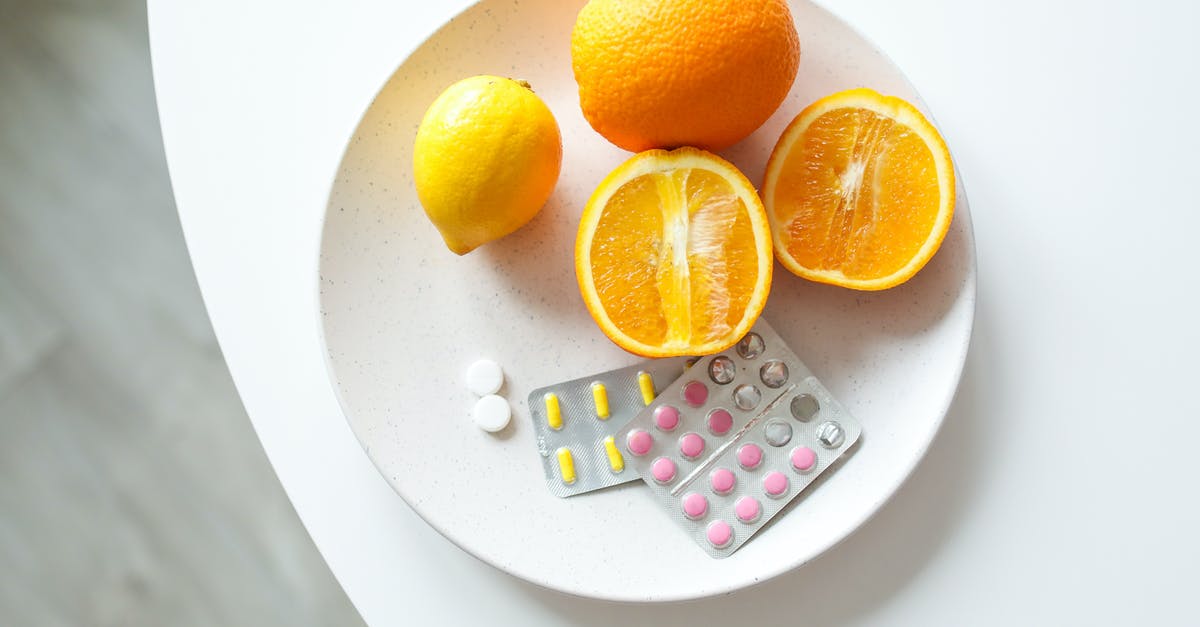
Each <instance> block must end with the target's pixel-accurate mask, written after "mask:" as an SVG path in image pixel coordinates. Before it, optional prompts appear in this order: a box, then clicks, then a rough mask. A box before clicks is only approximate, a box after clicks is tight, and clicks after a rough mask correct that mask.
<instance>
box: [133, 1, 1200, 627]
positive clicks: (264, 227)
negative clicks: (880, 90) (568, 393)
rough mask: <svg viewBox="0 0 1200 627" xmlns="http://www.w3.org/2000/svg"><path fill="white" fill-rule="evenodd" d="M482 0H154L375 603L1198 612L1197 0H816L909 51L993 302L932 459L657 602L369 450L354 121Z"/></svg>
mask: <svg viewBox="0 0 1200 627" xmlns="http://www.w3.org/2000/svg"><path fill="white" fill-rule="evenodd" d="M466 4H468V3H467V2H464V1H463V0H455V1H453V2H442V3H433V2H423V3H417V2H407V1H405V2H401V1H398V0H386V1H379V2H372V1H369V0H348V1H344V2H282V1H279V0H262V1H258V2H249V3H243V2H234V1H232V0H210V1H208V2H175V1H171V0H150V2H149V14H150V41H151V49H152V54H153V61H154V77H155V83H156V89H157V93H158V103H159V110H160V116H161V120H162V127H163V136H164V141H165V145H166V154H167V160H168V164H169V166H170V171H171V178H172V182H173V184H174V189H175V196H176V200H177V202H178V206H179V214H180V218H181V221H182V224H183V230H184V233H185V236H186V239H187V243H188V247H189V251H190V253H191V257H192V261H193V263H194V266H195V271H196V275H197V277H198V280H199V284H200V288H201V291H202V293H203V295H204V300H205V303H206V304H207V306H208V310H209V314H210V316H211V318H212V323H213V326H214V327H215V329H216V333H217V337H218V339H219V340H220V342H221V347H222V349H223V350H224V352H225V357H226V359H227V361H228V363H229V367H230V370H231V372H232V374H233V378H234V381H235V382H236V383H237V386H238V390H239V391H240V393H241V395H242V399H243V401H244V403H245V405H246V409H247V411H248V413H249V415H250V418H251V420H252V422H253V423H254V427H255V429H256V431H257V433H258V436H259V438H260V439H261V441H262V444H263V447H264V449H265V450H266V453H267V455H268V457H269V459H270V461H271V463H272V465H273V466H274V468H275V470H276V472H277V473H278V475H279V478H280V481H281V482H282V484H283V487H284V489H285V490H286V491H287V493H288V495H289V497H290V498H291V499H292V502H293V503H294V504H295V507H296V510H297V511H298V512H299V515H300V518H301V520H303V522H304V524H305V525H306V526H307V528H308V530H309V532H310V533H311V534H312V537H313V539H314V540H315V542H316V544H317V546H318V548H319V549H320V550H321V553H322V555H323V556H324V557H325V559H326V560H327V561H328V563H329V565H330V567H331V568H332V570H333V573H334V574H335V575H336V577H337V578H338V580H339V581H340V582H341V583H342V585H343V586H344V587H345V589H346V592H347V593H348V595H349V596H350V599H351V600H352V601H353V602H354V604H355V605H356V606H357V607H358V608H359V610H360V611H361V612H362V614H363V616H364V618H365V619H366V620H367V622H368V623H369V624H371V625H396V624H424V623H428V622H430V621H435V620H436V621H438V622H439V623H485V622H487V623H492V624H516V623H519V624H559V623H562V622H577V623H584V624H596V625H606V624H630V625H633V624H651V623H653V624H661V625H671V624H679V625H684V624H704V623H707V622H709V620H710V618H711V617H713V616H732V615H735V613H736V614H737V615H740V616H742V617H743V619H744V620H747V621H750V622H752V623H753V624H760V625H767V624H777V623H780V622H782V621H784V620H789V621H791V620H793V619H797V620H804V621H805V622H807V623H810V624H830V623H864V624H865V623H870V624H880V623H883V624H963V623H970V624H976V625H979V624H1010V623H1012V622H1013V621H1014V620H1016V621H1020V622H1022V623H1023V622H1028V619H1037V620H1036V621H1035V622H1039V623H1046V624H1100V623H1104V624H1131V623H1135V622H1136V623H1140V624H1151V623H1160V624H1180V623H1188V622H1192V623H1193V624H1194V621H1196V620H1198V615H1200V610H1197V609H1196V606H1195V600H1194V598H1193V597H1194V594H1195V587H1196V582H1197V581H1200V540H1198V539H1197V530H1198V529H1200V496H1198V495H1200V488H1198V487H1197V485H1196V484H1197V480H1198V479H1200V462H1198V461H1197V460H1200V456H1198V455H1197V454H1196V453H1195V451H1193V449H1192V446H1193V445H1195V444H1196V443H1198V442H1200V400H1198V397H1197V395H1195V394H1192V393H1189V392H1188V390H1189V389H1191V388H1193V387H1194V386H1196V385H1197V383H1196V378H1197V377H1196V375H1198V374H1200V368H1197V366H1196V365H1195V358H1194V355H1195V354H1196V352H1197V350H1198V349H1200V332H1198V331H1197V329H1198V327H1197V325H1196V323H1195V321H1196V320H1197V319H1200V306H1198V303H1197V297H1196V292H1197V288H1200V279H1198V278H1197V276H1196V275H1195V272H1196V271H1197V270H1198V269H1200V256H1198V255H1197V252H1196V249H1197V244H1196V241H1195V240H1196V237H1197V233H1200V202H1198V201H1197V200H1196V199H1197V197H1198V195H1197V194H1198V193H1200V192H1197V191H1196V190H1195V187H1194V185H1193V182H1194V180H1195V179H1196V178H1197V172H1200V150H1198V147H1200V125H1198V124H1197V123H1196V121H1195V115H1196V114H1195V113H1194V111H1195V110H1196V102H1197V99H1198V98H1197V97H1198V96H1200V88H1198V87H1197V85H1198V84H1200V81H1197V79H1200V44H1198V43H1197V41H1198V40H1197V38H1196V37H1195V36H1194V35H1193V33H1192V30H1193V29H1194V26H1195V24H1197V23H1200V5H1196V4H1194V3H1182V2H1159V3H1146V4H1157V5H1160V6H1153V7H1141V8H1139V7H1135V3H1124V4H1122V5H1121V6H1116V7H1113V8H1102V7H1101V5H1100V4H1097V3H1088V2H1067V1H1056V2H1047V3H1043V2H1037V1H1033V0H1016V1H1010V2H1005V3H988V2H967V3H964V2H955V1H953V0H910V1H909V2H903V3H893V2H887V1H886V0H827V1H826V2H824V3H823V4H825V6H827V7H828V8H829V9H831V10H832V11H834V12H835V13H837V14H839V15H841V16H842V17H843V18H845V19H847V20H848V21H849V22H850V23H852V24H854V25H855V26H856V27H857V28H858V29H859V30H860V31H862V32H863V33H864V34H866V35H867V36H868V37H870V38H872V39H873V40H874V41H875V42H876V43H877V44H878V45H879V46H880V47H881V48H882V49H883V50H885V51H886V52H887V53H888V54H889V55H890V56H891V57H892V58H893V59H894V60H895V61H896V63H897V64H898V65H899V66H900V67H901V68H902V69H903V70H904V71H905V72H906V73H907V74H908V75H909V77H910V78H911V80H912V81H913V83H914V84H915V85H916V86H917V88H918V89H919V90H920V91H921V92H922V94H923V96H924V98H925V100H926V101H927V102H928V103H929V106H930V107H931V108H932V110H933V111H934V114H935V116H936V117H937V121H938V123H939V125H940V127H941V129H942V131H943V133H944V135H945V136H946V139H947V141H948V143H949V144H950V147H951V150H952V151H953V152H954V155H955V159H956V162H957V165H958V168H959V170H960V173H961V176H962V177H963V179H964V182H965V186H966V190H967V193H968V195H969V198H970V203H971V211H972V217H973V219H974V223H975V235H976V239H977V246H978V259H979V302H978V311H977V318H976V326H975V333H974V338H973V344H972V348H971V353H970V355H969V357H968V359H967V365H966V369H965V372H964V375H963V381H962V384H961V387H960V389H959V394H958V397H957V399H956V401H955V403H954V405H953V407H952V408H951V411H950V414H949V416H948V418H947V421H946V424H945V427H944V428H943V431H942V433H941V435H940V436H939V437H938V439H937V440H936V441H935V442H934V444H933V447H932V448H931V450H930V452H929V454H928V456H927V458H926V459H925V461H924V462H923V463H922V464H921V465H920V466H919V467H918V469H917V470H916V472H915V473H914V475H913V476H912V477H911V479H910V480H909V481H908V482H907V483H906V484H905V485H904V487H902V488H901V490H900V491H899V492H898V493H897V494H896V496H895V497H894V498H893V500H892V501H891V502H890V503H889V504H888V505H887V506H885V507H884V509H883V510H882V511H881V512H880V513H879V514H878V515H877V516H876V517H875V518H873V519H872V520H871V521H869V522H868V523H867V524H866V525H865V526H864V527H863V528H862V529H860V530H859V531H858V532H857V533H856V534H854V535H853V536H851V537H850V538H849V539H848V540H847V541H845V542H844V543H842V544H841V545H840V546H838V547H836V548H834V549H833V550H832V551H830V552H828V553H827V554H826V555H825V556H823V557H822V558H820V559H818V560H817V561H815V562H813V563H811V564H810V565H808V566H806V567H805V568H802V569H800V570H798V571H794V572H792V573H789V574H787V575H785V576H783V577H780V578H778V579H775V580H772V581H770V582H767V583H765V584H762V585H760V586H758V587H755V588H752V589H749V590H746V591H743V592H739V593H735V594H733V595H731V596H727V597H723V598H717V599H709V600H704V601H698V602H692V603H687V604H680V605H665V606H637V605H613V604H609V603H603V602H599V601H591V600H584V599H576V598H572V597H567V596H564V595H561V594H558V593H554V592H549V591H546V590H543V589H541V588H538V587H535V586H533V585H530V584H527V583H524V582H522V581H519V580H517V579H514V578H512V577H510V576H508V575H506V574H504V573H502V572H500V571H497V570H495V569H493V568H491V567H490V566H487V565H485V564H483V563H481V562H479V561H477V560H475V559H474V558H472V557H470V556H468V555H466V554H465V553H463V552H462V551H460V550H459V549H457V548H456V547H454V546H453V545H451V544H450V543H449V542H448V541H446V540H444V539H443V538H442V537H441V536H439V535H438V534H437V533H435V532H434V531H433V530H432V529H430V528H429V527H427V526H426V525H425V524H424V523H423V522H422V521H421V520H420V519H419V518H418V517H417V516H416V515H415V514H414V513H413V512H412V511H411V510H410V509H409V508H408V506H407V505H406V504H405V503H404V502H403V501H402V500H401V499H400V498H399V497H398V496H396V495H395V494H394V493H393V492H392V491H391V489H390V488H389V487H388V485H387V483H386V482H385V481H384V480H383V478H382V477H380V475H379V474H378V473H377V472H376V470H375V468H374V466H372V465H371V462H370V461H369V460H368V459H367V457H366V455H365V454H364V453H363V451H362V449H361V448H360V447H359V445H358V443H357V441H356V440H355V439H354V436H353V435H352V434H351V432H350V429H349V428H348V427H347V425H346V422H345V420H344V419H343V417H342V415H341V412H340V410H339V408H338V405H337V403H336V401H335V399H334V396H333V392H332V388H331V386H330V383H329V380H328V378H327V375H326V371H325V366H324V364H323V363H322V359H321V349H320V347H319V345H318V340H317V320H316V316H315V313H314V312H315V307H316V303H315V290H314V275H313V273H314V268H315V262H316V249H317V243H318V239H319V234H320V233H319V224H320V217H321V215H322V213H323V211H324V206H325V201H326V196H327V193H328V189H329V184H330V179H331V177H332V175H333V173H334V172H335V169H336V166H337V163H338V160H339V159H340V157H341V154H342V149H343V147H344V145H345V142H346V141H347V139H348V138H349V137H350V136H351V133H352V131H353V129H354V126H355V125H356V123H357V121H358V117H359V115H360V113H361V112H362V111H363V110H364V109H365V107H366V105H367V104H368V103H369V102H370V99H371V97H372V96H373V95H374V93H375V91H376V90H377V89H378V88H379V87H380V86H381V85H382V84H383V82H384V81H385V80H386V78H387V77H388V76H389V75H390V73H391V72H392V71H393V70H394V69H395V67H396V66H397V65H398V64H399V63H400V61H401V60H402V59H403V58H404V56H405V55H406V54H407V53H408V52H409V51H411V50H412V49H413V48H415V46H416V45H417V44H418V43H419V41H420V39H421V38H422V37H423V36H424V35H425V34H427V33H429V32H431V31H432V29H433V28H434V27H435V26H436V25H438V24H440V23H441V22H443V21H444V20H445V19H447V18H448V17H449V16H450V15H452V14H453V13H455V12H457V11H458V10H460V9H461V8H463V7H464V6H466ZM214 455H219V452H218V451H214ZM564 558H565V559H569V557H564ZM739 622H740V621H739Z"/></svg>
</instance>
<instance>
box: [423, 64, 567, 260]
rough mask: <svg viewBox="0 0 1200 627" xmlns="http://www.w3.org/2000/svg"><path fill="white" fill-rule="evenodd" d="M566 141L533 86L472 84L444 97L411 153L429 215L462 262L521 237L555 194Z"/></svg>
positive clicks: (502, 81) (492, 81) (479, 80)
mask: <svg viewBox="0 0 1200 627" xmlns="http://www.w3.org/2000/svg"><path fill="white" fill-rule="evenodd" d="M561 165H562V136H561V134H560V133H559V131H558V124H557V123H556V122H555V121H554V115H553V114H552V113H551V112H550V108H549V107H547V106H546V103H544V102H542V99H541V98H538V97H537V95H536V94H534V93H533V90H532V89H530V87H529V84H528V83H526V82H524V81H517V80H512V79H508V78H501V77H499V76H473V77H471V78H467V79H463V80H461V81H459V82H457V83H455V84H453V85H451V86H450V87H448V88H446V91H444V92H442V94H441V95H440V96H438V97H437V99H436V100H434V102H433V104H432V105H430V107H429V110H428V111H426V112H425V117H424V119H422V120H421V126H420V127H419V128H418V129H417V139H416V143H415V144H414V146H413V181H414V182H415V184H416V188H417V197H418V198H420V200H421V206H423V207H424V208H425V214H426V215H428V216H429V220H430V221H431V222H433V225H434V226H435V227H437V229H438V231H439V232H440V233H441V235H442V239H444V240H445V241H446V246H447V247H448V248H449V249H450V250H451V251H453V252H455V253H457V254H459V255H465V254H467V253H469V252H471V251H472V250H475V249H476V248H477V247H479V246H481V245H483V244H486V243H488V242H490V241H493V240H496V239H499V238H501V237H504V236H505V235H508V234H509V233H512V232H513V231H516V230H517V229H519V228H521V227H522V226H524V225H525V224H526V223H527V222H529V221H530V220H532V219H533V217H534V216H535V215H537V213H538V211H540V210H541V208H542V205H544V204H546V200H547V199H548V198H549V197H550V193H551V192H553V191H554V184H555V183H556V182H557V181H558V172H559V168H560V167H561Z"/></svg>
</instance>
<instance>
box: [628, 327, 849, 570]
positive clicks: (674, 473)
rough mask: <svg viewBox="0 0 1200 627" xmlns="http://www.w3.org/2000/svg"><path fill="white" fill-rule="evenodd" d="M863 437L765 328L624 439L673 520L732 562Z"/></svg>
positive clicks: (665, 393) (697, 373) (682, 380)
mask: <svg viewBox="0 0 1200 627" xmlns="http://www.w3.org/2000/svg"><path fill="white" fill-rule="evenodd" d="M861 433H862V427H861V426H860V425H859V423H858V421H856V420H855V419H854V418H853V417H852V416H851V415H850V414H849V412H847V411H846V409H845V408H844V407H842V405H841V404H840V403H838V402H837V400H836V399H834V398H833V396H832V395H831V394H830V393H829V391H828V390H826V389H825V387H824V386H823V385H821V383H820V382H819V381H818V380H817V379H816V377H814V376H813V374H812V372H811V371H809V369H808V368H807V367H805V365H804V363H803V362H801V361H800V359H799V358H798V357H797V356H796V354H795V353H793V352H792V351H791V349H789V348H788V347H787V346H786V345H785V344H784V343H783V340H782V339H780V338H779V336H778V335H777V334H776V333H775V331H774V330H773V329H771V327H770V326H769V325H768V324H767V323H766V321H764V320H762V319H760V320H759V321H758V322H757V323H756V324H755V326H754V328H753V329H752V330H751V332H750V333H748V334H747V335H746V336H745V337H744V338H742V340H741V341H739V342H738V344H737V345H736V346H735V347H734V348H732V349H730V350H728V351H725V352H723V353H720V354H718V355H711V356H708V357H704V358H702V359H700V360H699V361H697V362H696V363H695V364H694V365H693V366H692V367H691V368H689V369H688V370H687V371H686V372H685V373H684V374H683V376H681V377H679V378H678V379H677V380H676V381H675V382H674V383H673V384H671V385H670V386H669V387H667V388H665V389H663V390H662V391H661V392H660V394H659V395H658V397H657V398H656V399H655V400H654V402H652V403H650V404H649V405H648V406H647V407H646V408H645V409H644V410H642V411H641V412H640V413H639V414H638V415H637V416H636V417H635V418H633V419H632V420H631V421H630V422H629V423H628V424H626V425H625V426H624V427H623V428H621V429H620V430H618V431H616V433H615V435H614V439H615V440H616V442H617V444H618V445H619V447H620V449H621V452H622V453H625V454H626V455H625V457H626V459H628V460H629V464H628V465H629V466H631V467H632V468H633V469H634V470H635V471H636V473H637V474H639V475H641V477H642V479H643V480H644V481H645V482H646V485H648V486H650V489H651V491H652V492H653V493H654V495H655V498H656V499H657V500H658V501H659V502H660V503H662V505H663V506H664V507H665V508H666V509H667V511H668V513H669V514H670V515H671V517H672V518H673V519H675V520H676V522H678V523H679V524H680V525H681V526H682V527H683V528H684V530H685V531H686V532H687V533H688V534H689V535H690V536H691V537H692V538H693V539H694V540H695V541H696V543H697V544H699V545H700V546H701V548H703V549H704V550H705V551H707V552H708V553H709V555H711V556H713V557H715V558H724V557H728V556H729V555H732V554H733V552H734V551H736V550H737V549H738V547H740V546H741V545H742V544H744V543H745V542H746V541H747V540H749V539H750V537H751V536H753V535H754V534H755V533H757V532H758V530H759V529H762V527H763V526H764V525H766V524H767V522H768V521H770V520H771V518H773V517H774V516H775V515H776V514H778V513H779V512H780V511H781V510H783V508H784V507H785V506H786V505H787V504H788V503H789V502H790V501H791V500H792V499H794V498H795V497H796V496H797V495H798V494H800V493H801V492H802V491H803V490H804V489H805V488H806V487H808V485H809V484H811V483H812V482H813V480H815V479H816V478H817V477H818V476H820V475H821V474H822V473H824V472H826V471H827V470H829V469H830V468H831V467H832V466H834V464H835V462H837V461H838V460H839V459H840V458H841V457H842V456H843V455H844V454H845V453H846V452H847V451H848V450H849V449H850V448H851V447H852V446H853V445H854V444H855V442H857V441H858V438H859V436H860V435H861Z"/></svg>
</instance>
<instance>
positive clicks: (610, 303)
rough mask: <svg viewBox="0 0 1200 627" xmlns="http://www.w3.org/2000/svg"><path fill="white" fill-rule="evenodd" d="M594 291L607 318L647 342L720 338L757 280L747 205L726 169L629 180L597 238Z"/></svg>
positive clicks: (615, 197) (604, 217)
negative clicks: (723, 174) (726, 176)
mask: <svg viewBox="0 0 1200 627" xmlns="http://www.w3.org/2000/svg"><path fill="white" fill-rule="evenodd" d="M590 257H591V270H592V275H593V281H594V284H595V287H596V293H597V296H598V297H599V301H600V304H601V306H602V307H603V308H604V310H605V312H606V313H607V314H608V316H609V318H610V319H612V320H613V321H614V323H616V324H617V325H618V326H619V327H620V329H621V331H622V332H623V333H625V334H626V335H627V336H629V337H630V338H632V339H634V340H636V341H638V342H641V343H643V344H646V345H650V346H685V345H697V344H703V343H706V342H712V341H718V340H721V339H722V338H725V337H726V336H728V335H729V334H730V332H732V331H733V330H734V328H735V327H736V326H737V325H738V324H739V322H741V320H742V319H743V317H744V316H745V315H746V308H747V306H748V304H749V302H750V299H751V296H752V295H753V292H754V289H755V285H756V283H757V281H758V276H757V269H758V256H757V244H756V240H755V236H754V232H753V228H752V225H751V222H750V218H749V215H748V212H747V209H746V205H745V203H744V202H743V201H742V200H741V199H740V198H739V197H738V196H737V194H736V193H735V191H734V189H733V188H732V186H730V184H729V183H728V182H727V181H726V180H725V179H724V178H722V177H721V176H720V175H718V174H716V173H713V172H708V171H705V170H696V169H681V170H674V171H670V172H660V173H651V174H645V175H642V176H639V177H637V178H635V179H633V180H631V181H628V182H626V183H625V184H623V185H622V186H621V187H620V188H619V189H618V190H617V191H616V192H615V193H614V194H613V196H612V198H611V199H610V200H609V202H608V204H607V205H606V206H605V208H604V210H603V212H602V213H601V215H600V219H599V222H598V224H597V225H596V229H595V235H594V238H593V240H592V245H591V251H590Z"/></svg>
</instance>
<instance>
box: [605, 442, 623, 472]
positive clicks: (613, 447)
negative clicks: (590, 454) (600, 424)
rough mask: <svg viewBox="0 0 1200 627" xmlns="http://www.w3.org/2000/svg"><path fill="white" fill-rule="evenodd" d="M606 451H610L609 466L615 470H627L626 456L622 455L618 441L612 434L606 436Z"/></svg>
mask: <svg viewBox="0 0 1200 627" xmlns="http://www.w3.org/2000/svg"><path fill="white" fill-rule="evenodd" d="M604 452H605V453H608V466H609V468H612V471H613V472H621V471H622V470H625V458H624V457H622V456H621V451H619V450H617V442H616V441H615V440H613V437H612V436H611V435H610V436H608V437H607V438H604Z"/></svg>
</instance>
